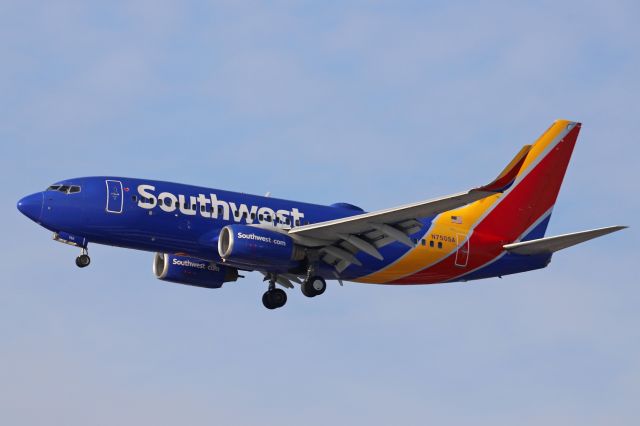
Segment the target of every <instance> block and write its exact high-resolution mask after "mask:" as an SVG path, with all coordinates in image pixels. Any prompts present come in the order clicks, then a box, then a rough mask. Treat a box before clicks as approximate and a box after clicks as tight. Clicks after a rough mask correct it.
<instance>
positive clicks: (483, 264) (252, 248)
mask: <svg viewBox="0 0 640 426" xmlns="http://www.w3.org/2000/svg"><path fill="white" fill-rule="evenodd" d="M579 132H580V123H576V122H571V121H566V120H558V121H556V122H555V123H553V124H552V125H551V127H549V129H547V131H546V132H544V133H543V134H542V136H540V138H539V139H538V140H537V141H536V142H535V143H534V144H533V145H525V146H524V147H523V148H522V149H521V150H520V151H519V152H518V154H517V155H516V156H515V157H514V158H513V160H511V162H510V163H509V164H508V165H507V167H506V168H505V169H504V170H503V171H502V172H501V173H500V174H499V175H498V177H497V178H496V179H495V180H494V181H493V182H491V183H489V184H488V185H484V186H480V187H478V188H474V189H471V190H469V191H466V192H460V193H458V194H453V195H449V196H446V197H442V198H436V199H432V200H428V201H422V202H418V203H413V204H406V205H403V206H399V207H393V208H389V209H384V210H378V211H374V212H365V211H363V210H362V209H361V208H359V207H356V206H354V205H351V204H347V203H336V204H332V205H330V206H321V205H315V204H308V203H302V202H297V201H288V200H282V199H276V198H271V197H268V196H265V197H260V196H255V195H247V194H242V193H236V192H229V191H223V190H219V189H212V188H203V187H198V186H192V185H182V184H176V183H169V182H159V181H152V180H147V179H132V178H122V177H112V176H109V177H105V176H100V177H84V178H77V179H69V180H64V181H61V182H57V183H55V184H53V185H51V186H49V187H48V188H47V189H46V190H45V191H42V192H38V193H35V194H32V195H29V196H26V197H24V198H23V199H21V200H20V201H19V202H18V209H19V210H20V211H21V212H22V213H23V214H24V215H25V216H27V217H28V218H30V219H31V220H33V221H35V222H36V223H38V224H39V225H41V226H42V227H44V228H46V229H48V230H49V231H52V232H53V239H54V240H56V241H59V242H62V243H66V244H70V245H73V246H77V247H79V248H80V249H81V254H80V255H79V256H78V257H77V258H76V264H77V265H78V266H79V267H81V268H84V267H86V266H88V265H89V262H90V259H89V256H88V251H87V247H88V244H89V242H91V243H96V244H106V245H111V246H117V247H126V248H131V249H136V250H146V251H150V252H156V253H155V256H154V259H153V272H154V274H155V276H156V277H157V278H159V279H161V280H164V281H169V282H173V283H179V284H188V285H192V286H198V287H205V288H220V287H222V285H223V284H224V283H225V282H229V281H236V280H237V279H238V278H239V277H242V275H241V273H243V272H244V271H258V272H260V273H262V274H263V275H264V280H265V281H268V290H267V291H266V292H265V293H264V295H263V297H262V302H263V304H264V306H265V307H266V308H268V309H276V308H280V307H282V306H284V304H285V303H286V301H287V294H286V292H285V291H284V290H283V289H282V288H280V287H277V285H278V286H281V287H284V288H293V287H294V284H298V285H300V287H301V290H302V293H303V294H304V295H305V296H307V297H314V296H318V295H321V294H322V293H324V291H325V289H326V280H337V281H339V283H340V284H341V285H342V282H343V281H355V282H360V283H371V284H392V285H407V284H436V283H447V282H453V281H469V280H477V279H480V278H489V277H501V276H503V275H507V274H515V273H518V272H525V271H531V270H534V269H540V268H544V267H546V266H547V265H548V264H549V262H550V261H551V256H552V255H553V253H554V252H556V251H558V250H562V249H564V248H567V247H570V246H572V245H575V244H578V243H582V242H584V241H587V240H590V239H592V238H596V237H599V236H602V235H605V234H609V233H611V232H615V231H618V230H620V229H623V228H625V227H624V226H611V227H607V228H600V229H594V230H590V231H582V232H576V233H571V234H564V235H559V236H553V237H545V231H546V229H547V225H548V223H549V218H550V217H551V212H552V210H553V206H554V204H555V201H556V198H557V196H558V192H559V190H560V185H561V184H562V179H563V177H564V174H565V171H566V169H567V166H568V164H569V159H570V157H571V153H572V151H573V147H574V145H575V143H576V140H577V138H578V133H579Z"/></svg>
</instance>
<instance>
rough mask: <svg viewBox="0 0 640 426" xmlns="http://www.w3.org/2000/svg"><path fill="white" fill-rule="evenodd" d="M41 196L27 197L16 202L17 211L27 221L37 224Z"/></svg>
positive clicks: (40, 210) (40, 207)
mask: <svg viewBox="0 0 640 426" xmlns="http://www.w3.org/2000/svg"><path fill="white" fill-rule="evenodd" d="M42 202H43V195H42V193H41V192H38V193H36V194H31V195H27V196H26V197H24V198H23V199H21V200H20V201H18V210H20V213H22V214H23V215H25V216H26V217H28V218H29V219H31V220H33V221H35V222H38V221H39V220H40V216H41V215H42Z"/></svg>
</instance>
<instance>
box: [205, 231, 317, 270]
mask: <svg viewBox="0 0 640 426" xmlns="http://www.w3.org/2000/svg"><path fill="white" fill-rule="evenodd" d="M218 254H219V255H220V257H221V258H222V259H223V260H225V261H229V262H231V263H238V264H242V265H255V266H270V267H273V266H277V267H292V266H294V265H295V264H296V263H297V262H298V261H300V260H302V259H304V256H305V252H304V249H302V248H301V247H299V246H297V245H295V244H294V242H293V239H292V238H291V237H289V236H288V235H286V234H283V233H280V232H277V231H271V230H269V229H264V228H258V227H254V226H247V225H228V226H225V227H224V228H222V230H221V231H220V236H219V237H218Z"/></svg>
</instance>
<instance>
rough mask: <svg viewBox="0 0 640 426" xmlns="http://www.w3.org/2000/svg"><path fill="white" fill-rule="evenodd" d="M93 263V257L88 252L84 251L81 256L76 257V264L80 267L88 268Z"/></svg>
mask: <svg viewBox="0 0 640 426" xmlns="http://www.w3.org/2000/svg"><path fill="white" fill-rule="evenodd" d="M90 263H91V258H90V257H89V255H88V254H86V253H83V254H81V255H80V256H78V257H76V265H77V266H78V268H86V267H87V266H89V264H90Z"/></svg>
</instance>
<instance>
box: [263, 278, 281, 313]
mask: <svg viewBox="0 0 640 426" xmlns="http://www.w3.org/2000/svg"><path fill="white" fill-rule="evenodd" d="M285 303H287V293H286V292H285V291H284V290H283V289H281V288H276V277H275V275H272V276H271V277H269V289H268V290H267V291H265V293H264V294H263V295H262V304H263V305H264V307H265V308H267V309H277V308H282V307H283V306H284V305H285Z"/></svg>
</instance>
